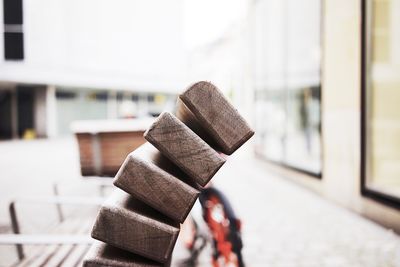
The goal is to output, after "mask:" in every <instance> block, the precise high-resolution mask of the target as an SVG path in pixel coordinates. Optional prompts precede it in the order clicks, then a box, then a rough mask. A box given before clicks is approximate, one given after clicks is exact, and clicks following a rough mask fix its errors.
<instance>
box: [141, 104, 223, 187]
mask: <svg viewBox="0 0 400 267" xmlns="http://www.w3.org/2000/svg"><path fill="white" fill-rule="evenodd" d="M144 137H145V139H146V140H147V141H149V142H150V143H151V144H152V145H154V146H155V147H156V148H157V149H158V150H160V152H161V153H162V154H163V155H165V156H166V157H167V158H169V159H170V160H171V161H172V162H174V163H175V164H176V165H177V166H178V167H179V168H181V169H182V170H183V171H184V172H185V173H186V174H188V175H189V176H190V177H191V178H192V179H193V180H194V181H195V182H196V183H198V184H200V185H201V186H205V185H206V184H207V183H208V182H209V181H210V180H211V178H212V177H213V176H214V174H215V173H216V172H217V171H218V170H219V168H221V167H222V165H223V164H224V163H225V159H224V158H223V157H221V156H220V155H219V154H218V153H217V152H216V151H215V150H214V149H212V148H211V147H210V146H209V145H208V144H207V143H206V142H204V141H203V140H202V139H201V138H200V137H199V136H198V135H197V134H195V133H194V132H193V131H192V130H191V129H190V128H189V127H187V126H186V125H185V124H183V123H182V122H181V121H180V120H178V119H177V118H176V117H175V116H174V115H172V114H171V113H168V112H164V113H162V114H161V115H160V116H159V117H158V119H157V120H156V121H155V122H154V124H153V125H152V126H151V127H150V128H149V129H148V130H147V131H146V132H145V136H144Z"/></svg>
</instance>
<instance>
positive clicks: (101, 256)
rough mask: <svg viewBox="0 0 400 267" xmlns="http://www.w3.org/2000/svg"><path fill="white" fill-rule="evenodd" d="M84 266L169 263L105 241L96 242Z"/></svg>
mask: <svg viewBox="0 0 400 267" xmlns="http://www.w3.org/2000/svg"><path fill="white" fill-rule="evenodd" d="M83 266H84V267H103V266H109V267H162V266H165V267H167V266H169V263H167V264H162V263H159V262H155V261H152V260H149V259H146V258H143V257H141V256H138V255H135V254H132V253H129V252H127V251H124V250H122V249H119V248H116V247H113V246H111V245H108V244H105V243H103V242H96V243H95V244H94V245H93V246H92V248H91V249H90V251H89V252H88V254H87V255H86V259H85V261H84V264H83Z"/></svg>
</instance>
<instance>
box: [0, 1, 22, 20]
mask: <svg viewBox="0 0 400 267" xmlns="http://www.w3.org/2000/svg"><path fill="white" fill-rule="evenodd" d="M3 14H4V24H22V23H23V18H22V0H3Z"/></svg>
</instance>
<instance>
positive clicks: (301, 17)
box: [255, 0, 322, 177]
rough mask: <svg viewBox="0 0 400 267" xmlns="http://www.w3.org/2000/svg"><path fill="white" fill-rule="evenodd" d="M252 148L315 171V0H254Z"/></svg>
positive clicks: (318, 145)
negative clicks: (254, 132)
mask: <svg viewBox="0 0 400 267" xmlns="http://www.w3.org/2000/svg"><path fill="white" fill-rule="evenodd" d="M258 4H259V5H260V9H261V10H262V11H261V12H260V14H256V18H255V21H256V25H255V26H256V31H255V32H256V33H255V34H256V36H255V57H256V59H255V83H256V109H257V111H256V113H257V121H256V129H257V133H258V134H257V140H256V142H257V148H256V149H257V153H258V154H260V155H262V156H264V157H265V158H267V159H269V160H272V161H274V162H278V163H280V164H283V165H286V166H290V167H293V168H296V169H299V170H302V171H305V172H307V173H310V174H313V175H315V176H318V177H320V176H321V161H322V160H321V116H320V113H321V101H320V99H321V75H320V72H321V67H320V66H321V59H320V53H321V52H320V50H321V24H322V23H321V1H320V0H286V1H260V2H259V3H258Z"/></svg>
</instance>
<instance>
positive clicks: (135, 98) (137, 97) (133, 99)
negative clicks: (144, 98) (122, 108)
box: [132, 94, 139, 102]
mask: <svg viewBox="0 0 400 267" xmlns="http://www.w3.org/2000/svg"><path fill="white" fill-rule="evenodd" d="M132 101H134V102H137V101H139V96H138V95H137V94H133V95H132Z"/></svg>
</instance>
